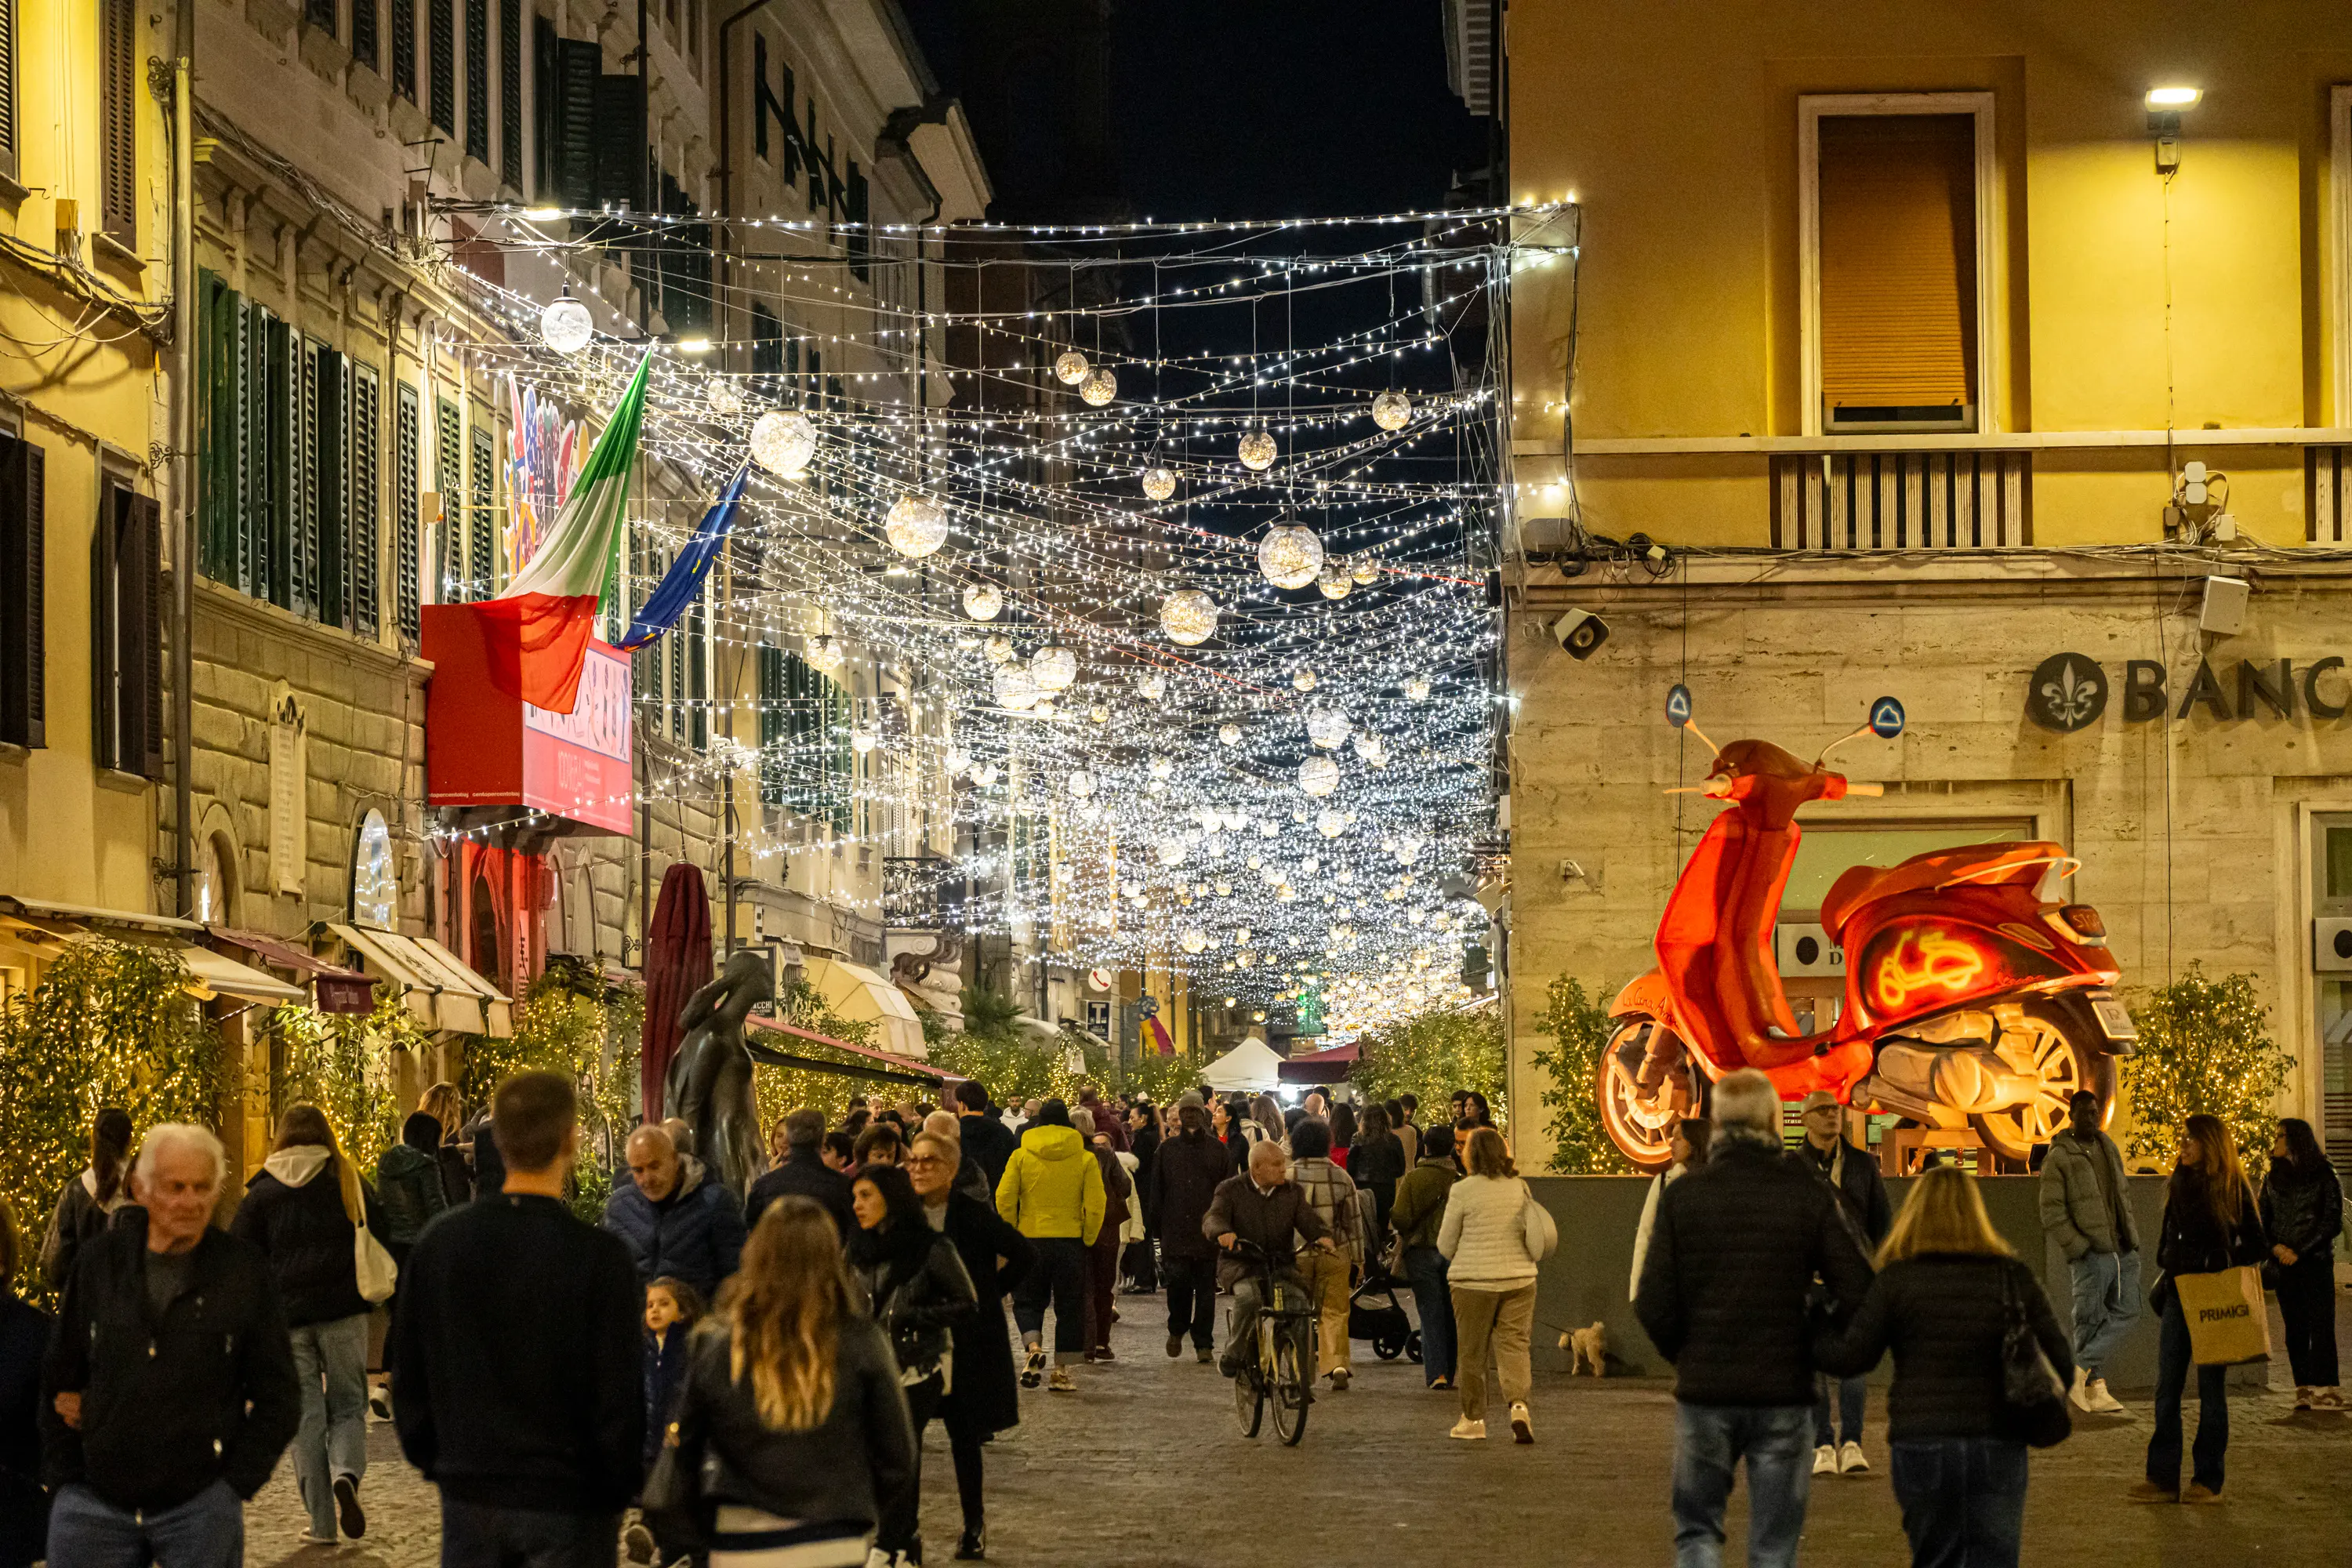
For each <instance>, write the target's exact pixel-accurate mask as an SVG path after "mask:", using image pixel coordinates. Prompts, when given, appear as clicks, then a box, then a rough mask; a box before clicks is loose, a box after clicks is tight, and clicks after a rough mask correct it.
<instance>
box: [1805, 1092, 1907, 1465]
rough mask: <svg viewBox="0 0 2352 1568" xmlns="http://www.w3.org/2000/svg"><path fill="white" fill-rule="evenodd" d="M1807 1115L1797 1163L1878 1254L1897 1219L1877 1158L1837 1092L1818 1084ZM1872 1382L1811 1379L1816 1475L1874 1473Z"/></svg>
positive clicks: (1859, 1237) (1858, 1236) (1823, 1377)
mask: <svg viewBox="0 0 2352 1568" xmlns="http://www.w3.org/2000/svg"><path fill="white" fill-rule="evenodd" d="M1798 1109H1799V1111H1800V1113H1801V1115H1802V1116H1803V1118H1804V1123H1805V1141H1804V1142H1802V1143H1801V1144H1799V1145H1798V1146H1797V1154H1796V1158H1797V1162H1798V1163H1800V1164H1801V1165H1803V1166H1804V1167H1805V1168H1806V1169H1807V1170H1809V1171H1811V1172H1812V1173H1814V1174H1815V1175H1817V1176H1819V1177H1821V1178H1822V1180H1823V1181H1825V1182H1827V1183H1829V1184H1830V1185H1831V1186H1832V1188H1834V1189H1835V1190H1836V1192H1837V1195H1838V1198H1839V1201H1840V1202H1841V1203H1842V1204H1843V1205H1844V1207H1845V1214H1846V1217H1847V1218H1848V1219H1850V1220H1852V1221H1853V1226H1854V1230H1855V1232H1856V1239H1857V1240H1859V1241H1860V1242H1862V1243H1863V1244H1864V1246H1865V1247H1867V1249H1868V1251H1869V1254H1870V1256H1872V1257H1876V1256H1877V1255H1878V1244H1879V1243H1880V1242H1882V1241H1885V1239H1886V1233H1887V1231H1888V1230H1889V1229H1890V1228H1891V1227H1892V1226H1894V1224H1895V1210H1894V1207H1893V1206H1892V1205H1889V1204H1888V1203H1887V1201H1886V1184H1885V1182H1882V1181H1880V1180H1879V1179H1878V1162H1877V1161H1875V1160H1874V1159H1872V1158H1871V1157H1870V1152H1869V1151H1867V1150H1864V1149H1857V1148H1855V1147H1854V1146H1853V1144H1851V1143H1849V1142H1846V1137H1845V1107H1843V1106H1842V1105H1840V1104H1839V1103H1838V1098H1837V1096H1836V1095H1834V1094H1832V1093H1831V1092H1830V1091H1829V1090H1827V1089H1815V1090H1813V1092H1812V1093H1811V1094H1809V1095H1807V1096H1805V1102H1804V1104H1803V1105H1801V1106H1800V1107H1799V1108H1798ZM1832 1384H1835V1385H1836V1389H1837V1425H1836V1426H1831V1425H1830V1390H1831V1385H1832ZM1867 1387H1868V1384H1866V1383H1865V1382H1864V1380H1863V1379H1861V1378H1859V1377H1836V1378H1833V1377H1832V1376H1830V1375H1829V1374H1828V1373H1822V1375H1821V1376H1820V1377H1818V1378H1816V1379H1814V1384H1813V1474H1815V1475H1817V1476H1829V1475H1840V1476H1860V1475H1867V1474H1869V1473H1870V1461H1869V1460H1868V1459H1866V1458H1864V1457H1863V1453H1862V1415H1863V1408H1864V1391H1865V1390H1866V1389H1867Z"/></svg>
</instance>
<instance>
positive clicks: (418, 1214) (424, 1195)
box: [375, 1110, 449, 1248]
mask: <svg viewBox="0 0 2352 1568" xmlns="http://www.w3.org/2000/svg"><path fill="white" fill-rule="evenodd" d="M400 1139H401V1141H400V1142H397V1143H394V1145H393V1146H392V1147H391V1148H389V1149H386V1150H385V1151H384V1152H383V1155H382V1156H381V1157H380V1158H379V1159H377V1161H376V1163H375V1185H376V1197H377V1201H378V1202H379V1203H380V1204H381V1205H383V1235H382V1236H381V1237H377V1239H378V1240H380V1241H382V1242H383V1244H384V1245H385V1246H387V1247H402V1248H405V1247H414V1246H415V1245H416V1238H417V1237H420V1236H423V1235H424V1234H425V1226H427V1225H430V1224H431V1223H432V1221H433V1216H434V1215H436V1214H439V1213H440V1212H441V1211H442V1210H443V1209H446V1208H447V1207H448V1206H449V1196H448V1194H447V1192H446V1190H445V1189H444V1188H443V1186H442V1184H441V1160H440V1144H441V1123H440V1122H438V1121H435V1120H434V1119H433V1118H432V1117H430V1116H427V1115H425V1113H424V1112H423V1111H421V1110H420V1111H418V1112H417V1113H416V1114H415V1115H414V1116H411V1117H410V1118H409V1119H408V1120H407V1121H405V1122H404V1123H403V1124H402V1126H401V1129H400Z"/></svg>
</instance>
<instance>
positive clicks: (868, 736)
mask: <svg viewBox="0 0 2352 1568" xmlns="http://www.w3.org/2000/svg"><path fill="white" fill-rule="evenodd" d="M875 740H876V736H875V734H874V731H871V730H852V731H850V732H849V749H850V750H851V751H853V752H857V753H859V754H860V755H863V754H865V753H866V752H870V751H872V750H873V749H874V742H875Z"/></svg>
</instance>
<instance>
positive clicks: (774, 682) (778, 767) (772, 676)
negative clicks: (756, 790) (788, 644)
mask: <svg viewBox="0 0 2352 1568" xmlns="http://www.w3.org/2000/svg"><path fill="white" fill-rule="evenodd" d="M759 694H760V701H759V709H760V799H761V802H762V803H763V804H765V805H783V804H784V770H783V763H782V759H781V758H780V757H779V755H778V754H777V751H776V742H779V741H781V740H782V739H783V735H784V713H783V702H784V650H783V649H782V648H779V647H762V648H761V649H760V658H759Z"/></svg>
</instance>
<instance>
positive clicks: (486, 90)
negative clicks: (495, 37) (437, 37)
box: [466, 0, 490, 163]
mask: <svg viewBox="0 0 2352 1568" xmlns="http://www.w3.org/2000/svg"><path fill="white" fill-rule="evenodd" d="M466 156H467V157H468V158H473V159H478V160H479V161H480V162H482V163H488V162H489V161H490V0H466Z"/></svg>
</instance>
